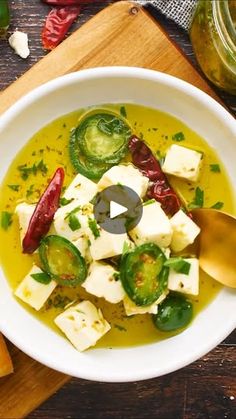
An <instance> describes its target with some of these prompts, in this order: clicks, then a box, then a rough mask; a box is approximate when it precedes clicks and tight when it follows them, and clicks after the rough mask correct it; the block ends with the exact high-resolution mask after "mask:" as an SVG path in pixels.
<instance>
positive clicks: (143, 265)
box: [120, 243, 169, 306]
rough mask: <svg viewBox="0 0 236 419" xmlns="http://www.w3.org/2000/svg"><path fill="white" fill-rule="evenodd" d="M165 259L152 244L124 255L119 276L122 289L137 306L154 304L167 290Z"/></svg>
mask: <svg viewBox="0 0 236 419" xmlns="http://www.w3.org/2000/svg"><path fill="white" fill-rule="evenodd" d="M165 261H166V257H165V255H164V253H163V252H162V250H161V249H160V248H159V247H158V246H157V245H156V244H154V243H145V244H142V245H141V246H138V247H136V248H135V249H134V250H132V251H130V252H128V253H125V254H124V255H123V256H122V260H121V270H120V276H121V281H122V284H123V287H124V289H125V291H126V293H127V294H128V296H129V297H130V299H131V300H132V301H134V303H135V304H137V305H138V306H146V305H150V304H152V303H154V302H155V301H156V300H157V299H158V298H159V297H160V295H161V294H162V293H163V292H164V291H165V290H166V288H167V281H168V274H169V269H168V268H167V267H165V266H164V262H165Z"/></svg>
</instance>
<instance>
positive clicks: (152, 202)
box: [143, 198, 156, 207]
mask: <svg viewBox="0 0 236 419" xmlns="http://www.w3.org/2000/svg"><path fill="white" fill-rule="evenodd" d="M154 202H156V200H155V199H154V198H153V199H149V200H148V201H145V202H144V203H143V207H146V206H147V205H150V204H154Z"/></svg>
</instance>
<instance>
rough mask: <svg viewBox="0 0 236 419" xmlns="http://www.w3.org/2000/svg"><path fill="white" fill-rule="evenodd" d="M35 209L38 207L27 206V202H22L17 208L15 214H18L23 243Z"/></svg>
mask: <svg viewBox="0 0 236 419" xmlns="http://www.w3.org/2000/svg"><path fill="white" fill-rule="evenodd" d="M35 207H36V205H31V204H27V203H26V202H22V203H21V204H18V205H17V206H16V209H15V213H16V214H17V216H18V219H19V225H20V239H21V243H22V241H23V238H24V237H25V234H26V232H27V230H28V226H29V222H30V219H31V217H32V215H33V212H34V210H35Z"/></svg>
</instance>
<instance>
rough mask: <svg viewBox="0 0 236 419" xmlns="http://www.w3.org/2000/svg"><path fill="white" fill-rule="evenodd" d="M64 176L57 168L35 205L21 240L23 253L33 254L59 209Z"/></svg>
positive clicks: (62, 171)
mask: <svg viewBox="0 0 236 419" xmlns="http://www.w3.org/2000/svg"><path fill="white" fill-rule="evenodd" d="M64 176H65V173H64V169H63V168H61V167H60V168H58V169H57V170H56V172H55V174H54V176H53V178H52V179H51V181H50V183H49V185H48V186H47V188H46V189H45V191H44V193H43V194H42V196H41V198H40V200H39V202H38V204H37V205H36V208H35V210H34V212H33V215H32V217H31V219H30V222H29V226H28V229H27V232H26V234H25V237H24V239H23V243H22V245H23V253H30V254H31V253H33V252H34V251H35V250H36V249H37V248H38V246H39V243H40V240H41V239H42V238H43V237H44V236H45V235H46V234H47V233H48V231H49V229H50V226H51V223H52V220H53V217H54V214H55V212H56V210H57V209H58V207H59V200H60V194H61V189H62V184H63V180H64Z"/></svg>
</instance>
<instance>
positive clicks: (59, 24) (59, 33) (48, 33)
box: [42, 6, 80, 50]
mask: <svg viewBox="0 0 236 419" xmlns="http://www.w3.org/2000/svg"><path fill="white" fill-rule="evenodd" d="M79 14H80V6H66V7H58V8H54V9H52V10H51V12H49V14H48V16H47V18H46V22H45V25H44V28H43V31H42V43H43V47H44V48H45V49H49V50H51V49H53V48H55V47H56V46H57V45H58V44H59V43H60V42H61V41H62V40H63V39H64V37H65V35H66V33H67V31H68V29H69V27H70V26H71V25H72V23H73V22H74V21H75V19H76V18H77V16H78V15H79Z"/></svg>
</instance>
